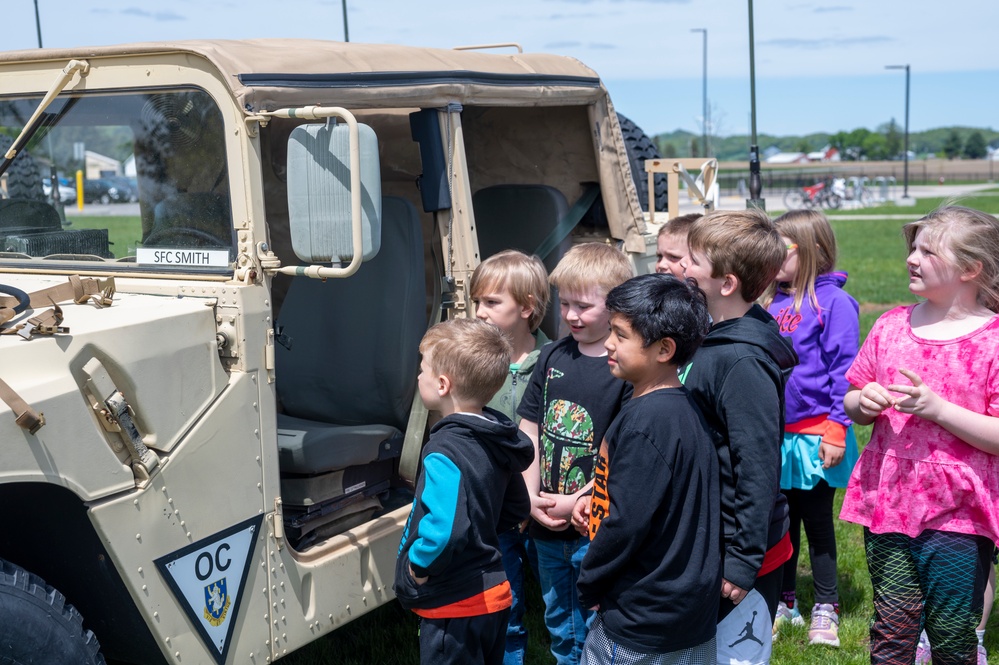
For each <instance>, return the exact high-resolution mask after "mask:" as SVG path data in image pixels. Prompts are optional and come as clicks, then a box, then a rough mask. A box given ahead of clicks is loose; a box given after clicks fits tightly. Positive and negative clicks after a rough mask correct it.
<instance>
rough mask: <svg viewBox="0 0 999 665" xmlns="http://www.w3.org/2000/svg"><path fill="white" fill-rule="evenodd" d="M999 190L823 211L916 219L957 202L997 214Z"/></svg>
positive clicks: (834, 213) (842, 214) (998, 209)
mask: <svg viewBox="0 0 999 665" xmlns="http://www.w3.org/2000/svg"><path fill="white" fill-rule="evenodd" d="M997 191H999V188H997V189H995V190H991V189H990V190H985V191H984V192H975V194H973V195H968V196H956V197H929V198H924V199H917V200H916V204H915V205H912V206H900V205H895V204H894V203H885V204H882V205H877V206H870V207H867V208H850V209H848V210H843V209H841V210H827V211H825V212H826V214H827V215H829V216H831V217H842V216H856V215H863V216H869V215H905V216H907V217H910V218H911V219H918V218H919V217H921V216H923V215H925V214H926V213H928V212H932V211H933V210H935V209H937V208H939V207H940V206H941V205H944V204H957V205H962V206H966V207H968V208H975V209H976V210H982V211H984V212H989V213H992V214H993V215H994V214H997V212H999V198H997V197H996V195H995V192H997Z"/></svg>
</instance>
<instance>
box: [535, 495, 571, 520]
mask: <svg viewBox="0 0 999 665" xmlns="http://www.w3.org/2000/svg"><path fill="white" fill-rule="evenodd" d="M540 495H541V497H542V498H543V499H550V500H551V501H552V502H553V505H552V506H551V507H550V508H549V509H548V516H549V517H550V518H552V519H558V520H562V521H563V522H568V521H569V520H570V519H571V518H572V509H573V508H575V506H576V498H577V497H576V495H575V494H548V493H547V492H540Z"/></svg>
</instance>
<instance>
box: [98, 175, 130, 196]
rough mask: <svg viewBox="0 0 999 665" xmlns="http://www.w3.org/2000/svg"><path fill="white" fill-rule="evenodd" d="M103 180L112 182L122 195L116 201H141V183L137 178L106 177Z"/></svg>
mask: <svg viewBox="0 0 999 665" xmlns="http://www.w3.org/2000/svg"><path fill="white" fill-rule="evenodd" d="M102 180H107V181H108V182H110V183H111V184H112V185H114V187H115V188H116V189H117V190H118V192H119V193H120V196H121V198H119V199H116V201H128V202H130V203H135V202H136V201H138V200H139V183H138V181H136V179H135V178H129V177H126V176H122V175H114V176H105V177H104V178H102Z"/></svg>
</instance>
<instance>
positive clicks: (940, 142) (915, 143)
mask: <svg viewBox="0 0 999 665" xmlns="http://www.w3.org/2000/svg"><path fill="white" fill-rule="evenodd" d="M653 140H654V141H655V143H656V146H657V147H658V148H659V152H660V153H661V154H662V156H663V157H699V156H702V155H703V150H702V148H701V143H702V139H701V136H700V135H699V134H694V133H692V132H688V131H685V130H677V131H675V132H671V133H668V134H659V135H657V136H656V137H654V139H653ZM709 140H710V148H711V152H712V153H713V154H712V156H714V157H718V159H720V160H722V161H738V160H743V159H746V158H747V157H748V155H749V137H747V136H746V135H736V136H725V137H722V136H712V137H710V138H709ZM904 140H905V135H904V132H903V128H902V127H900V126H899V124H898V123H897V122H896V121H895V120H894V119H892V120H890V121H889V122H886V123H884V124H883V125H881V126H879V127H878V128H877V129H876V130H874V131H871V130H869V129H865V128H859V129H854V130H853V131H850V132H845V131H840V132H836V133H835V134H826V133H821V132H819V133H815V134H809V135H807V136H773V135H769V134H761V135H758V136H757V141H758V145H759V146H760V150H761V151H762V150H766V149H767V148H769V147H770V146H776V147H777V148H778V149H780V150H781V151H782V152H805V153H807V152H813V151H816V150H821V149H823V148H825V147H826V146H830V145H831V146H833V147H835V148H837V149H838V150H839V151H840V157H841V158H842V159H844V160H848V161H849V160H858V161H859V160H871V161H880V160H890V159H902V157H903V154H902V153H903V152H904V147H903V146H904ZM990 145H991V146H993V147H999V132H997V131H994V130H992V129H977V128H974V127H941V128H938V129H930V130H926V131H922V132H912V133H910V134H909V150H910V151H911V152H912V153H913V154H914V155H915V158H916V159H925V158H926V157H928V156H930V155H935V156H936V157H943V158H947V159H960V158H963V159H982V158H983V157H985V156H986V155H987V154H988V147H989V146H990Z"/></svg>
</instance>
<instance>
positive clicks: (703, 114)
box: [691, 28, 711, 157]
mask: <svg viewBox="0 0 999 665" xmlns="http://www.w3.org/2000/svg"><path fill="white" fill-rule="evenodd" d="M691 32H700V33H703V34H704V85H703V93H704V94H703V97H704V98H703V101H702V106H701V109H702V110H701V129H702V130H703V134H704V136H703V143H702V144H701V148H702V149H703V150H704V156H705V157H710V156H711V150H710V149H709V147H708V29H707V28H692V29H691Z"/></svg>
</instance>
